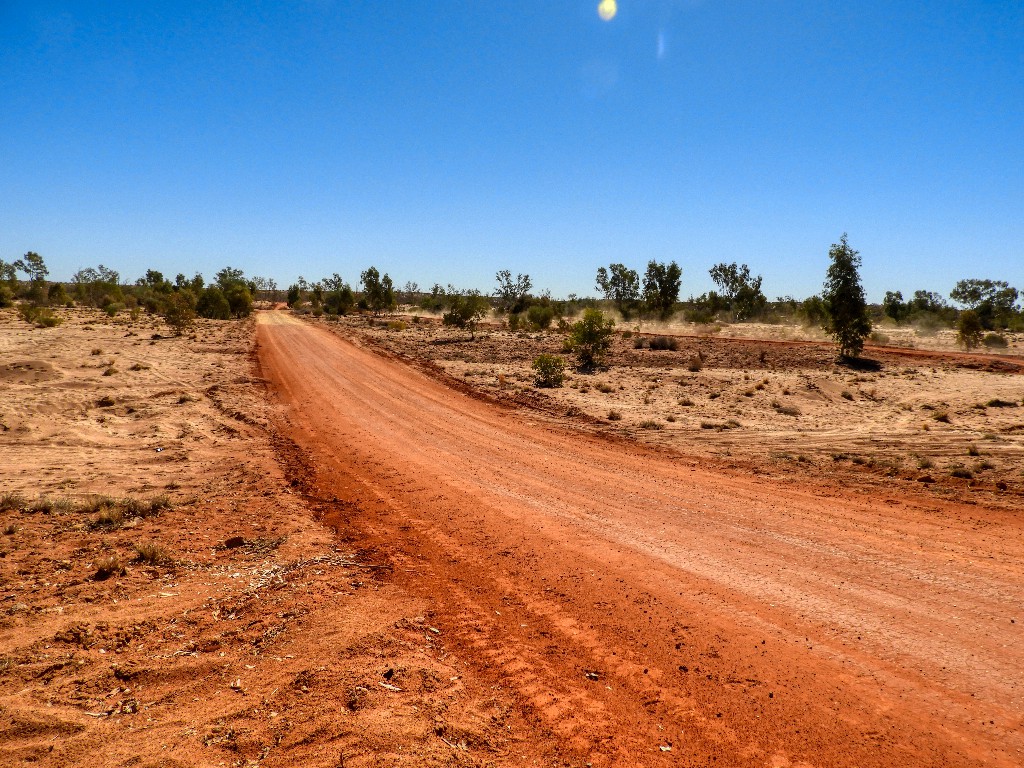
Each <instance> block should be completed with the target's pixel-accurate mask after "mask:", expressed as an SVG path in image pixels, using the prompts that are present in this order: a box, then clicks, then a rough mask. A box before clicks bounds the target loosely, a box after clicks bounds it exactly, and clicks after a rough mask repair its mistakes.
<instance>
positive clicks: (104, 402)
mask: <svg viewBox="0 0 1024 768" xmlns="http://www.w3.org/2000/svg"><path fill="white" fill-rule="evenodd" d="M114 402H115V401H114V398H112V397H111V396H110V395H104V396H103V397H101V398H100V399H99V400H97V401H96V405H98V406H99V407H100V408H110V407H111V406H112V405H114Z"/></svg>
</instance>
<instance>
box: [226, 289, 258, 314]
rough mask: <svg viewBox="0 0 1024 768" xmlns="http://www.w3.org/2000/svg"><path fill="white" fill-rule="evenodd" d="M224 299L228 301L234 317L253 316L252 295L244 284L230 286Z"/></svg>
mask: <svg viewBox="0 0 1024 768" xmlns="http://www.w3.org/2000/svg"><path fill="white" fill-rule="evenodd" d="M224 298H225V299H227V302H228V309H229V310H230V312H231V314H232V316H234V317H248V316H249V315H251V314H252V293H250V292H249V286H247V285H245V284H244V283H234V284H233V285H229V286H228V288H227V290H226V291H224Z"/></svg>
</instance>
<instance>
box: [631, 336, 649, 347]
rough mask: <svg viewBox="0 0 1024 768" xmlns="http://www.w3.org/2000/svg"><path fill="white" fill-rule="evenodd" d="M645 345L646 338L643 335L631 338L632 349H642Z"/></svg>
mask: <svg viewBox="0 0 1024 768" xmlns="http://www.w3.org/2000/svg"><path fill="white" fill-rule="evenodd" d="M646 346H647V339H645V338H644V337H643V336H637V337H636V338H635V339H633V349H643V348H644V347H646Z"/></svg>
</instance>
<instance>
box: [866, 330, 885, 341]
mask: <svg viewBox="0 0 1024 768" xmlns="http://www.w3.org/2000/svg"><path fill="white" fill-rule="evenodd" d="M868 338H869V339H870V340H871V343H872V344H888V343H889V337H888V336H887V335H886V334H884V333H882V332H881V331H872V332H871V335H870V336H868Z"/></svg>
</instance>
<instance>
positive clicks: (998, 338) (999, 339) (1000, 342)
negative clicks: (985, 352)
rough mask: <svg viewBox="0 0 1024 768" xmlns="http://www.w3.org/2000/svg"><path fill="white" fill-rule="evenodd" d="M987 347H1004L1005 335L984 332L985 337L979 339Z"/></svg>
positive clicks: (1005, 344)
mask: <svg viewBox="0 0 1024 768" xmlns="http://www.w3.org/2000/svg"><path fill="white" fill-rule="evenodd" d="M981 343H982V344H984V345H985V346H986V347H988V348H989V349H1006V347H1007V343H1006V337H1005V336H1002V335H1001V334H998V333H986V334H985V338H983V339H982V340H981Z"/></svg>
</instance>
